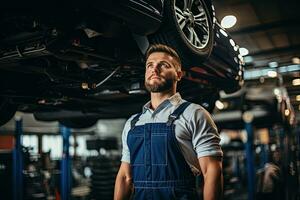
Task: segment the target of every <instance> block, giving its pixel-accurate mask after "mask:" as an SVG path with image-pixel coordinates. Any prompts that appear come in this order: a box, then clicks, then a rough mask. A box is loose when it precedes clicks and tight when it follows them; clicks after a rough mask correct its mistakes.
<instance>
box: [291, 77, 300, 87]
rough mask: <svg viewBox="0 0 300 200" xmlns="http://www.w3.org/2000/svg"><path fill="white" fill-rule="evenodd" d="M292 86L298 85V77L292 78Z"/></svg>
mask: <svg viewBox="0 0 300 200" xmlns="http://www.w3.org/2000/svg"><path fill="white" fill-rule="evenodd" d="M292 84H293V86H297V85H300V78H296V79H294V80H293V82H292Z"/></svg>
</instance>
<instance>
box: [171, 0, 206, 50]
mask: <svg viewBox="0 0 300 200" xmlns="http://www.w3.org/2000/svg"><path fill="white" fill-rule="evenodd" d="M174 10H175V16H176V19H177V23H178V26H179V27H180V29H181V31H182V33H183V35H184V36H185V38H186V39H187V41H188V42H189V43H190V44H191V45H192V46H193V47H195V48H197V49H203V48H205V47H206V46H207V44H208V42H209V39H210V34H209V33H210V26H209V18H208V13H206V11H205V9H204V5H203V3H202V2H201V1H200V0H177V1H176V0H175V1H174Z"/></svg>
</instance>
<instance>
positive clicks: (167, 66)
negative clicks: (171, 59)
mask: <svg viewBox="0 0 300 200" xmlns="http://www.w3.org/2000/svg"><path fill="white" fill-rule="evenodd" d="M161 67H164V68H169V67H170V66H169V65H168V64H167V63H162V64H161Z"/></svg>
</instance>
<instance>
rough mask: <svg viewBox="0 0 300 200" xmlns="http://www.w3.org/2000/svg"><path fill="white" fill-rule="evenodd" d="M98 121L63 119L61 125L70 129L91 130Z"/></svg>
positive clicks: (60, 121)
mask: <svg viewBox="0 0 300 200" xmlns="http://www.w3.org/2000/svg"><path fill="white" fill-rule="evenodd" d="M97 121H98V120H97V119H91V118H74V119H61V120H59V123H61V124H62V125H64V126H66V127H68V128H89V127H91V126H94V125H95V124H96V123H97Z"/></svg>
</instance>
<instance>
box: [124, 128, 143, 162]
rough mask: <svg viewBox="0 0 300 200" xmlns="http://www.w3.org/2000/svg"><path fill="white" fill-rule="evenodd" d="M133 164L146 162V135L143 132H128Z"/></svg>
mask: <svg viewBox="0 0 300 200" xmlns="http://www.w3.org/2000/svg"><path fill="white" fill-rule="evenodd" d="M127 143H128V147H129V151H130V162H131V165H133V166H136V165H144V164H145V135H144V134H143V133H130V132H129V133H128V139H127Z"/></svg>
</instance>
